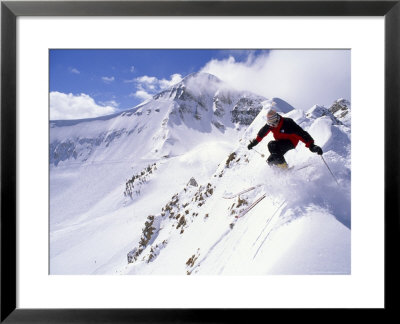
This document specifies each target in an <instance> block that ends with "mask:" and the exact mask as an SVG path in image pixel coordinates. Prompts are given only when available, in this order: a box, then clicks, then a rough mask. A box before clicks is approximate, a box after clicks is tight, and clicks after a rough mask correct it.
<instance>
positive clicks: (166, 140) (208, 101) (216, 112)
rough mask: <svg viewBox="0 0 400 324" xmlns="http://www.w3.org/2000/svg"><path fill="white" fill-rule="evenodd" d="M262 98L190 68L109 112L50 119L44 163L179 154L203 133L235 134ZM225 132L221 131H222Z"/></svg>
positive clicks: (255, 113) (248, 120)
mask: <svg viewBox="0 0 400 324" xmlns="http://www.w3.org/2000/svg"><path fill="white" fill-rule="evenodd" d="M263 100H265V98H263V97H261V96H258V95H255V94H251V93H249V92H241V91H237V90H235V89H232V88H230V87H228V86H227V85H226V84H225V83H223V82H222V81H221V80H219V79H218V78H217V77H215V76H213V75H211V74H207V73H194V74H191V75H189V76H187V77H186V78H184V79H183V80H182V81H181V82H179V83H177V84H175V85H174V86H171V87H170V88H168V89H166V90H164V91H162V92H160V93H159V94H157V95H155V96H154V97H153V99H151V100H149V101H147V102H145V103H142V104H141V105H139V106H137V107H135V108H133V109H130V110H127V111H124V112H121V113H118V114H114V115H110V116H103V117H98V118H92V119H83V120H74V121H50V128H51V132H50V163H51V164H53V165H55V166H57V165H58V164H59V163H60V162H62V163H68V162H76V161H80V162H86V161H88V162H92V161H99V160H115V159H116V158H117V159H120V158H122V157H121V156H120V153H119V154H118V155H117V156H116V155H115V154H116V151H118V152H124V154H125V155H124V158H125V159H126V158H131V157H132V158H133V156H147V157H155V156H158V157H161V156H170V155H176V154H180V153H182V152H185V151H186V150H187V149H188V148H189V147H191V146H193V145H196V144H199V143H201V142H202V141H203V140H204V139H205V137H209V136H211V137H220V136H223V135H224V134H225V133H232V135H231V136H237V135H238V132H240V130H241V129H242V128H243V126H247V125H249V124H250V123H251V121H252V120H253V119H254V117H255V116H256V115H257V114H258V113H259V112H260V110H261V109H262V104H261V102H262V101H263ZM225 135H226V134H225Z"/></svg>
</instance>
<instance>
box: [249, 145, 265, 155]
mask: <svg viewBox="0 0 400 324" xmlns="http://www.w3.org/2000/svg"><path fill="white" fill-rule="evenodd" d="M250 143H251V141H250ZM252 150H253V151H254V152H256V153H258V154H260V155H261V157H262V158H263V157H265V155H264V154H261V153H260V152H258V151H256V150H255V149H254V148H252Z"/></svg>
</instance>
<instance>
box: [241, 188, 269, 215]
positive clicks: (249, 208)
mask: <svg viewBox="0 0 400 324" xmlns="http://www.w3.org/2000/svg"><path fill="white" fill-rule="evenodd" d="M266 196H267V194H265V193H264V194H262V195H261V197H259V198H258V199H257V200H256V201H254V202H253V203H252V204H251V205H250V206H249V207H247V208H246V209H244V210H243V211H242V212H240V213H239V215H236V216H235V218H240V217H243V216H244V215H246V214H247V213H248V212H249V211H250V210H251V209H253V208H254V206H255V205H257V204H258V203H259V202H260V201H261V200H263V199H264V198H265V197H266Z"/></svg>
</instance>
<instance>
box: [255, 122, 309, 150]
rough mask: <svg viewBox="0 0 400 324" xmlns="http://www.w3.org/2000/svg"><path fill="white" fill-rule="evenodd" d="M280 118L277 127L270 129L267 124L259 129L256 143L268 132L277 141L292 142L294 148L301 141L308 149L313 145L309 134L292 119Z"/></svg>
mask: <svg viewBox="0 0 400 324" xmlns="http://www.w3.org/2000/svg"><path fill="white" fill-rule="evenodd" d="M280 118H281V119H280V121H279V123H278V126H276V127H271V126H269V125H268V124H265V125H264V127H263V128H261V129H260V131H259V132H258V134H257V137H256V140H257V142H261V141H262V139H263V138H264V137H265V136H267V135H268V134H269V132H272V134H273V135H274V138H275V139H276V140H277V141H279V140H284V139H288V140H290V141H291V142H292V144H293V146H294V147H296V146H297V144H298V143H299V141H302V142H303V143H304V144H305V145H306V147H309V146H310V145H311V144H313V143H314V140H313V138H312V137H311V136H310V134H308V133H307V132H306V131H305V130H303V129H302V128H301V127H300V126H299V125H297V124H296V123H295V122H294V120H293V119H291V118H285V117H282V116H281V117H280Z"/></svg>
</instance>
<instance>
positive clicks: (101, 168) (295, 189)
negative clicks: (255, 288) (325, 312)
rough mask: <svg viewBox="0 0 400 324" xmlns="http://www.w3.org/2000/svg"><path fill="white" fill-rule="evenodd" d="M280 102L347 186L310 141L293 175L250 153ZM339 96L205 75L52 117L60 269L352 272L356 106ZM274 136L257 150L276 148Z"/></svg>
mask: <svg viewBox="0 0 400 324" xmlns="http://www.w3.org/2000/svg"><path fill="white" fill-rule="evenodd" d="M273 101H274V102H275V103H276V105H275V106H274V107H275V108H276V109H277V110H278V111H281V112H282V113H284V114H285V115H286V116H288V117H290V118H293V119H294V120H296V121H297V122H298V123H299V124H300V125H301V126H302V127H303V128H305V129H306V130H308V131H309V133H310V134H311V135H312V136H313V138H314V139H315V141H316V143H317V144H318V145H320V146H321V147H322V148H323V150H324V152H325V154H324V158H325V160H326V161H327V162H328V163H329V166H330V167H331V169H332V171H333V173H334V174H335V176H336V177H337V179H338V181H339V185H340V186H338V185H337V184H336V182H335V181H334V180H333V179H332V176H331V174H330V173H329V171H328V170H327V168H326V166H325V165H324V164H323V162H322V160H321V158H320V157H319V156H317V155H315V154H312V153H311V152H310V151H309V150H308V149H306V148H305V147H304V145H303V144H302V143H300V144H299V146H298V147H297V148H296V150H293V151H291V152H289V153H287V154H286V156H285V157H286V159H287V161H288V163H289V164H290V165H293V166H294V168H293V170H290V171H287V172H282V171H278V170H275V169H274V168H270V167H268V166H267V164H266V163H265V160H266V157H265V158H261V156H260V155H259V154H258V153H257V152H255V151H254V150H252V151H248V150H247V143H248V142H249V140H250V139H252V138H254V136H255V135H256V133H257V131H258V130H259V128H261V127H262V126H263V125H264V123H265V115H266V111H267V110H268V109H269V108H270V107H271V105H272V102H273ZM339 106H340V107H339ZM332 107H335V108H334V109H332V110H330V109H327V108H325V107H321V108H323V109H318V110H317V109H314V107H313V108H311V111H309V112H303V111H298V110H296V109H294V108H293V107H291V106H290V105H289V104H288V103H286V102H285V101H283V100H281V99H278V98H274V99H273V100H267V99H265V98H261V97H258V96H255V95H252V94H249V93H244V92H237V91H234V90H232V89H228V88H227V87H226V86H225V85H224V84H223V83H222V82H221V81H220V80H218V79H217V78H215V77H213V76H211V75H207V74H194V75H191V76H189V77H187V78H185V79H184V80H183V81H182V82H181V83H179V84H177V85H176V86H174V87H172V88H171V89H169V90H168V91H165V92H163V93H160V94H159V95H157V96H155V98H153V100H150V101H149V102H146V103H144V104H143V105H141V106H139V107H136V108H134V109H132V110H130V111H127V112H124V113H123V114H119V115H114V116H109V117H102V118H98V119H92V120H81V121H73V122H72V121H69V122H66V121H52V122H51V128H50V163H51V165H50V273H51V274H158V275H164V274H174V275H176V274H178V275H180V274H181V275H187V274H190V275H197V274H199V275H202V274H206V275H215V274H223V275H232V274H235V275H237V274H240V275H249V274H259V275H262V274H349V273H350V271H351V269H350V236H351V235H350V234H351V217H350V184H351V160H350V126H351V120H350V118H349V115H350V104H349V103H348V102H346V101H345V100H339V101H338V102H336V103H334V105H332ZM260 110H261V111H260ZM333 110H334V111H333ZM343 111H348V113H346V114H343ZM270 136H271V135H269V136H268V137H267V138H265V139H264V140H263V141H262V142H261V143H260V144H259V145H258V146H257V147H255V149H256V150H257V151H258V152H259V153H261V154H265V155H266V156H267V154H268V152H267V146H266V144H267V143H268V141H269V140H270ZM302 166H307V167H305V168H303V169H300V168H301V167H302ZM297 169H299V170H297ZM192 178H193V179H192ZM190 180H191V181H190ZM256 184H261V186H259V187H257V189H255V190H253V191H249V192H247V193H246V194H243V195H241V196H240V198H238V197H236V198H233V199H224V198H223V196H224V195H226V194H228V193H234V192H238V191H240V190H242V189H244V188H247V187H250V186H252V185H256ZM263 193H266V198H265V199H263V200H262V201H261V202H260V203H259V204H258V205H256V206H255V207H254V208H253V209H252V210H251V211H250V212H249V213H248V214H247V215H245V216H244V217H242V218H239V219H236V218H235V217H234V215H237V214H238V213H239V212H240V211H241V210H243V209H244V208H246V206H247V205H248V204H250V203H251V202H252V201H254V200H255V199H257V198H258V197H259V196H260V195H262V194H263Z"/></svg>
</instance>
